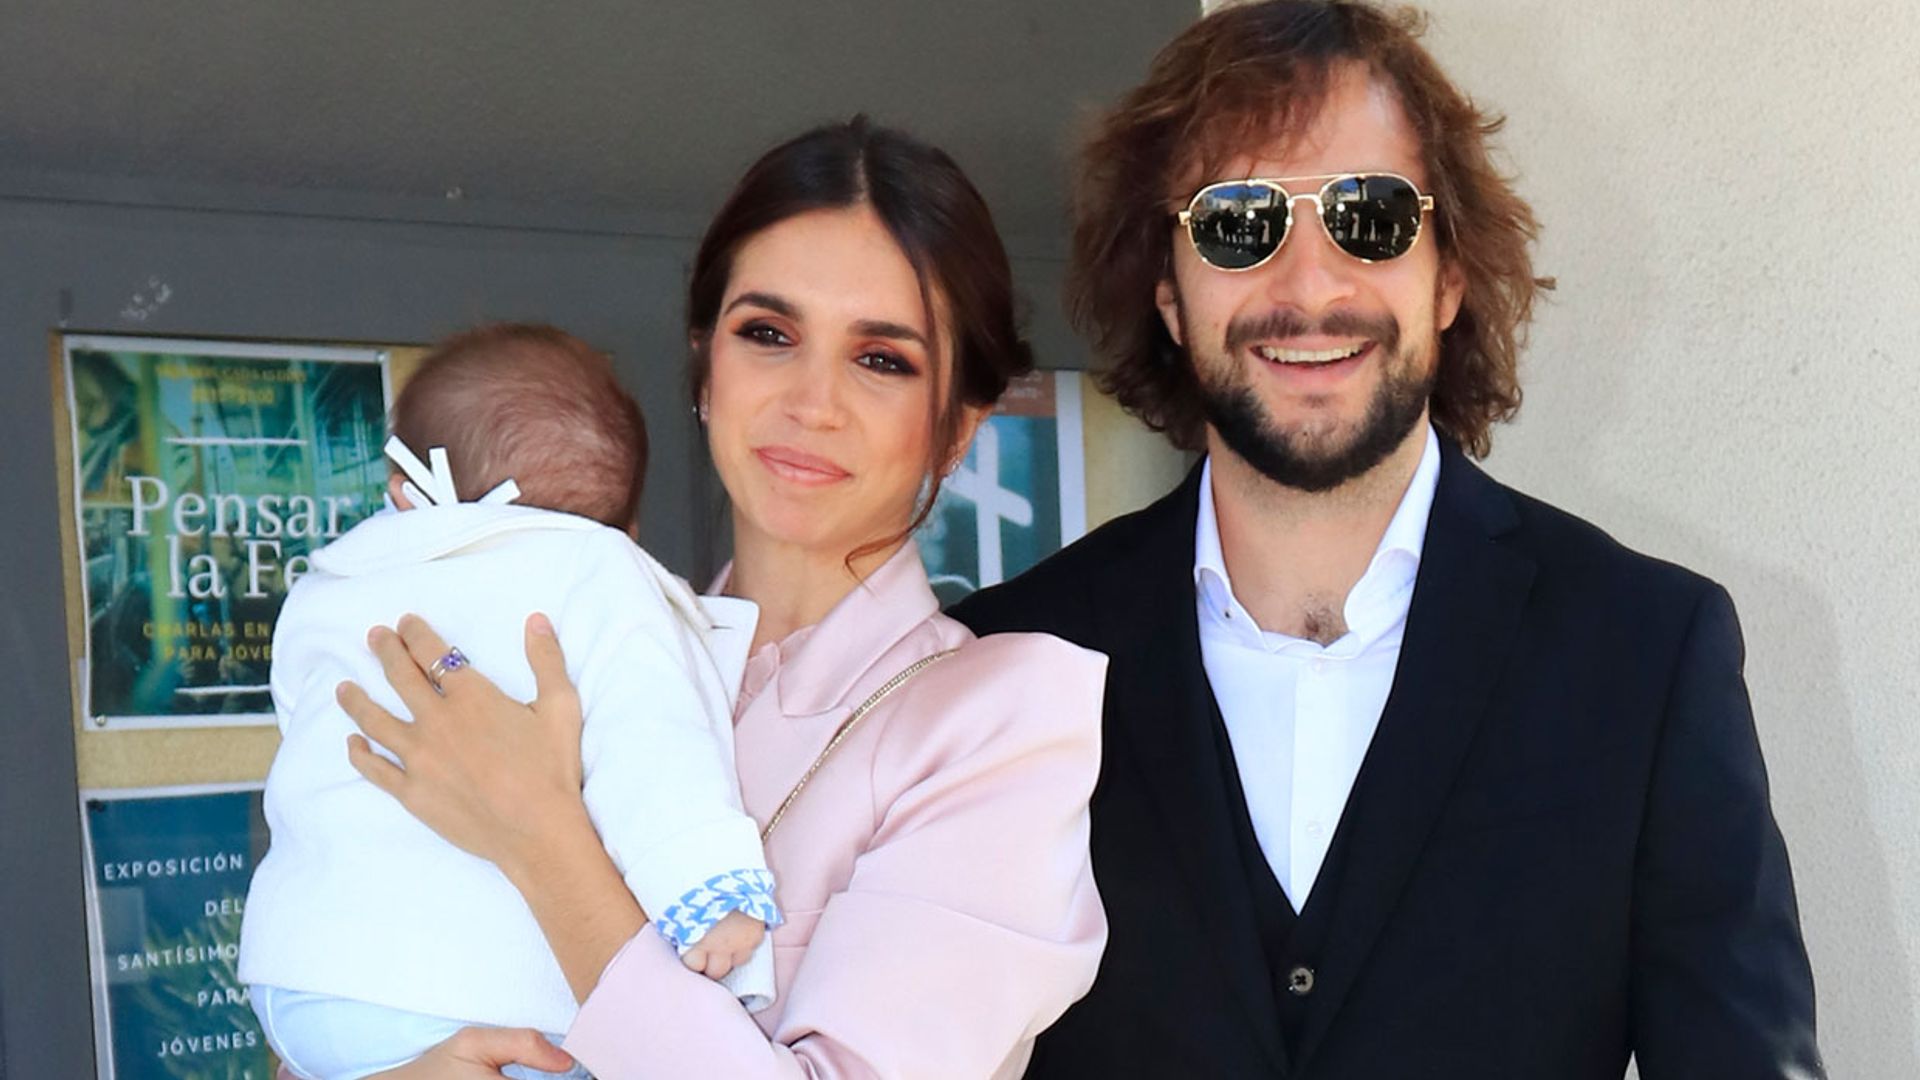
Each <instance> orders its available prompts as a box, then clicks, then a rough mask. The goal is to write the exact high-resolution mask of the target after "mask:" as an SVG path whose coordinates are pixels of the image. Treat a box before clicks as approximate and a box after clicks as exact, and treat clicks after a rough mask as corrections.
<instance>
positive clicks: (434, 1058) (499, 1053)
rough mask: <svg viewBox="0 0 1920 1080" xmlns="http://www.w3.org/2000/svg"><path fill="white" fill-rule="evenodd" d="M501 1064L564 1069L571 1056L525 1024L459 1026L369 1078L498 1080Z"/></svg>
mask: <svg viewBox="0 0 1920 1080" xmlns="http://www.w3.org/2000/svg"><path fill="white" fill-rule="evenodd" d="M503 1065H526V1066H528V1067H530V1068H534V1069H539V1070H541V1071H543V1072H565V1071H566V1070H568V1069H571V1068H573V1058H572V1057H571V1056H569V1055H568V1054H567V1052H566V1051H565V1050H562V1049H560V1048H559V1047H557V1046H555V1045H553V1044H552V1043H550V1042H548V1041H547V1037H546V1036H544V1035H542V1034H540V1033H539V1032H537V1031H533V1030H531V1029H528V1028H462V1029H460V1030H459V1031H457V1032H455V1033H454V1034H453V1037H452V1038H449V1039H448V1040H447V1041H446V1042H443V1043H441V1044H440V1045H438V1046H436V1047H434V1048H433V1049H431V1050H429V1051H427V1052H426V1053H425V1054H422V1055H421V1056H420V1057H417V1058H415V1059H414V1060H412V1061H410V1062H408V1063H406V1064H405V1065H402V1066H400V1067H399V1068H397V1069H388V1070H387V1071H386V1072H383V1073H376V1074H374V1075H373V1076H372V1077H370V1078H369V1080H500V1075H501V1073H500V1067H501V1066H503Z"/></svg>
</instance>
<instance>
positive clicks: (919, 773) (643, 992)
mask: <svg viewBox="0 0 1920 1080" xmlns="http://www.w3.org/2000/svg"><path fill="white" fill-rule="evenodd" d="M955 647H958V648H959V650H960V651H959V652H957V653H956V654H954V655H953V656H950V657H948V658H947V659H945V660H943V661H941V662H939V663H936V664H934V665H933V666H932V667H930V668H927V669H926V670H925V671H923V672H922V673H921V674H920V675H918V676H917V677H916V678H914V679H913V680H912V681H911V682H909V683H907V684H906V685H905V686H903V687H902V688H901V689H900V690H899V691H898V692H896V693H895V694H893V695H892V696H891V697H889V698H887V699H886V700H885V702H883V703H882V704H881V705H879V706H878V707H877V708H875V709H874V710H873V711H872V712H871V713H870V714H868V716H867V717H866V719H865V720H863V721H862V722H861V724H860V726H859V727H857V728H856V729H855V730H854V732H853V734H852V735H851V736H849V737H848V739H847V740H846V741H845V742H843V743H842V744H841V745H840V747H839V749H837V750H836V751H834V755H833V757H831V758H830V759H828V763H827V764H826V766H825V767H823V768H822V769H821V770H820V772H819V773H818V774H817V775H815V777H814V778H813V780H812V782H811V783H810V784H809V785H808V786H807V788H806V790H805V792H804V793H802V794H801V796H800V798H799V800H798V801H796V802H795V803H794V805H793V807H792V809H790V810H789V811H788V812H787V815H786V817H785V818H784V819H783V820H782V821H781V823H780V826H779V828H778V829H777V830H776V831H775V833H774V835H773V837H772V839H771V840H769V841H768V845H767V861H768V865H769V866H770V867H771V868H772V870H773V873H774V876H775V879H776V882H777V885H776V888H777V890H778V892H777V895H778V897H779V901H780V905H781V907H782V909H783V910H784V912H785V914H786V920H787V921H786V922H785V924H784V925H782V926H780V927H779V928H778V929H776V930H774V932H773V942H774V964H775V977H776V981H777V985H778V988H779V999H778V1001H776V1002H775V1004H774V1005H773V1006H772V1007H771V1008H769V1009H767V1010H766V1011H764V1012H761V1013H759V1014H758V1015H751V1016H750V1015H749V1014H747V1013H746V1012H745V1011H744V1010H742V1009H741V1007H740V1005H739V1003H738V1002H736V1001H735V1000H734V998H733V996H732V995H731V994H730V993H729V992H728V991H727V990H726V989H725V988H723V987H721V986H720V985H718V984H716V983H714V982H712V981H711V980H709V979H707V978H706V977H704V976H701V975H696V974H693V973H691V972H689V971H687V970H686V969H685V968H684V967H682V966H681V964H680V962H679V960H678V959H677V957H676V956H675V955H674V952H673V950H672V949H671V948H670V947H669V946H668V945H667V944H666V943H665V942H664V941H662V940H661V939H660V936H659V935H658V934H657V933H656V932H654V931H653V930H651V929H648V930H645V931H642V932H641V934H640V935H639V936H638V937H636V938H634V940H633V941H631V942H630V943H628V945H627V946H626V948H625V949H623V950H622V951H621V952H620V953H619V955H617V956H616V957H615V958H614V959H613V961H612V963H610V964H609V965H608V966H607V970H606V971H605V972H604V973H602V975H601V977H600V982H599V985H598V987H597V988H596V989H595V990H594V991H593V993H592V994H591V995H590V996H589V997H588V998H587V1000H586V1002H585V1003H584V1004H583V1005H582V1006H581V1009H580V1015H579V1017H578V1018H577V1019H576V1021H575V1022H574V1025H573V1028H572V1029H571V1030H570V1031H569V1032H568V1034H567V1037H566V1041H565V1043H564V1044H563V1045H564V1046H565V1048H566V1049H567V1051H568V1052H569V1053H571V1054H573V1055H574V1056H575V1057H576V1058H578V1059H579V1060H580V1061H581V1062H582V1063H584V1064H585V1065H586V1066H587V1068H589V1069H590V1070H592V1071H593V1073H594V1075H595V1076H597V1077H599V1078H600V1080H630V1078H648V1080H654V1078H666V1080H681V1078H690V1077H725V1078H727V1080H753V1078H760V1077H808V1078H814V1080H825V1078H830V1077H831V1078H852V1077H905V1078H912V1080H926V1078H933V1077H953V1078H956V1080H986V1078H998V1077H1009V1078H1011V1077H1017V1076H1019V1075H1020V1073H1021V1071H1022V1070H1023V1069H1024V1068H1025V1066H1026V1062H1027V1058H1028V1056H1029V1054H1030V1053H1031V1051H1032V1046H1033V1039H1034V1036H1035V1035H1037V1034H1039V1033H1040V1031H1042V1030H1043V1029H1045V1028H1046V1027H1047V1025H1049V1024H1051V1023H1052V1022H1053V1021H1054V1020H1056V1019H1057V1018H1059V1016H1060V1014H1061V1013H1062V1012H1063V1011H1064V1010H1065V1009H1066V1008H1067V1006H1068V1005H1071V1004H1072V1003H1073V1002H1074V1001H1076V1000H1078V999H1079V998H1080V997H1081V995H1083V994H1085V993H1086V992H1087V988H1088V987H1089V986H1091V985H1092V983H1093V976H1094V971H1095V969H1096V968H1097V967H1098V966H1099V961H1100V952H1101V949H1102V948H1103V947H1104V946H1105V944H1106V935H1107V928H1106V918H1105V916H1104V915H1103V914H1102V912H1101V909H1100V899H1099V896H1098V894H1097V893H1096V892H1095V891H1094V884H1093V873H1092V868H1091V866H1090V864H1089V862H1088V858H1087V799H1088V797H1089V795H1090V794H1091V793H1092V791H1093V784H1094V778H1095V775H1096V773H1097V772H1098V771H1099V764H1100V702H1101V693H1102V686H1103V683H1104V680H1105V671H1106V658H1105V657H1103V656H1101V655H1100V654H1099V653H1094V652H1089V651H1087V650H1085V649H1081V648H1079V647H1077V646H1074V645H1069V644H1067V643H1066V642H1063V641H1061V640H1059V639H1057V638H1053V637H1049V636H1047V635H1044V634H1002V635H995V636H992V637H987V638H980V639H975V638H974V637H973V635H972V634H971V633H970V632H968V631H967V630H966V628H964V627H962V626H961V625H960V624H959V623H956V622H954V621H953V620H951V619H948V618H946V617H945V616H943V615H941V614H940V613H939V605H938V603H937V602H936V601H935V599H934V595H933V591H932V590H931V589H930V588H928V586H927V578H926V573H925V572H924V571H923V570H922V569H921V564H920V556H919V553H918V551H916V550H915V548H914V545H913V544H912V543H909V544H907V545H906V546H905V547H904V548H903V549H902V550H901V551H900V552H899V553H898V554H897V555H895V556H894V557H893V558H892V559H890V560H888V562H887V563H886V564H885V565H884V566H882V567H881V568H880V569H879V570H878V571H876V572H875V573H874V574H873V575H872V576H871V577H870V578H869V579H868V580H867V581H866V583H865V584H864V585H863V586H861V587H859V588H856V589H855V590H854V591H853V592H852V593H851V594H849V595H848V596H847V598H846V599H845V600H842V601H841V602H840V604H839V605H838V606H837V607H835V608H834V609H833V611H832V612H830V613H829V614H828V615H827V617H826V618H825V619H824V620H822V621H821V622H820V623H819V625H818V626H817V627H815V628H814V630H813V631H812V633H811V635H810V636H808V637H807V638H806V639H805V641H804V642H802V643H800V644H799V646H798V647H797V648H796V649H794V650H793V652H792V654H790V655H783V656H782V657H781V662H780V666H779V668H778V669H777V670H776V671H775V672H774V674H773V677H772V679H771V681H770V682H769V683H768V684H767V685H766V687H765V688H764V689H762V690H760V692H759V693H758V694H756V695H755V696H753V697H752V698H751V699H748V700H747V701H746V703H745V705H744V706H743V708H742V709H741V711H740V713H739V715H738V716H737V717H736V718H735V721H734V734H735V742H736V754H737V757H738V765H739V770H740V787H741V793H742V795H743V797H744V799H745V801H746V808H747V811H748V812H749V813H751V814H752V815H753V816H754V817H755V818H756V819H757V820H758V821H760V822H761V823H762V825H764V824H765V822H766V821H767V819H768V818H769V817H770V816H771V815H772V813H773V811H774V809H775V808H776V807H777V806H778V805H779V803H780V801H781V800H782V799H784V798H785V797H786V795H787V792H788V791H790V790H792V788H793V785H794V783H795V781H797V780H798V779H799V778H800V775H801V774H802V773H803V772H805V771H806V769H807V767H808V766H809V765H811V764H812V763H813V761H814V759H815V757H816V756H817V755H818V754H819V753H820V751H821V749H822V748H823V747H824V746H825V745H826V743H827V740H828V739H829V738H830V737H831V736H832V734H833V732H834V730H835V729H836V728H837V727H838V726H839V725H840V723H841V721H843V720H844V719H845V718H846V717H847V715H848V714H849V713H850V712H851V711H852V710H853V708H854V707H855V706H856V705H858V704H859V703H860V702H862V701H864V700H866V698H867V697H868V695H870V694H872V693H873V691H874V690H875V689H876V688H878V687H879V686H880V684H882V683H884V682H886V681H887V680H888V679H889V678H891V677H893V676H894V675H895V674H897V673H898V672H899V671H901V670H902V669H903V668H905V667H907V666H908V665H909V664H911V663H913V662H914V661H915V660H918V659H919V658H921V657H923V656H926V655H928V654H929V653H934V652H938V651H941V650H944V649H951V648H955Z"/></svg>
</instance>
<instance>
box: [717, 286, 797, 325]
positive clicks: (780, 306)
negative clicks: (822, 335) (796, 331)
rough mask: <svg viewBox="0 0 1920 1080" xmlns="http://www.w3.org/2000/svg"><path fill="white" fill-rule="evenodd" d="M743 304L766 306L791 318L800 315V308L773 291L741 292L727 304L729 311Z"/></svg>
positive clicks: (778, 313) (775, 312) (777, 313)
mask: <svg viewBox="0 0 1920 1080" xmlns="http://www.w3.org/2000/svg"><path fill="white" fill-rule="evenodd" d="M742 304H752V305H754V306H755V307H763V308H766V309H767V310H768V311H771V312H773V313H774V314H776V315H784V316H786V317H787V318H789V319H797V318H799V317H800V309H799V308H797V307H794V306H793V305H792V304H789V303H788V302H786V301H785V300H782V299H780V298H779V297H777V296H775V295H773V294H772V293H763V292H744V293H741V294H740V295H739V296H736V297H734V298H733V303H731V304H728V305H727V311H732V310H733V309H734V308H737V307H739V306H740V305H742ZM721 314H722V315H724V314H726V312H725V311H723V312H721Z"/></svg>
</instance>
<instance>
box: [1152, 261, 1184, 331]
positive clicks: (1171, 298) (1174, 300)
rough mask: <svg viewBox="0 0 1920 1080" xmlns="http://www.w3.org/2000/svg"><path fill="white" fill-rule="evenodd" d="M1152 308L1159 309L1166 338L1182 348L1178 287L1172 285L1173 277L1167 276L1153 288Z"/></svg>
mask: <svg viewBox="0 0 1920 1080" xmlns="http://www.w3.org/2000/svg"><path fill="white" fill-rule="evenodd" d="M1153 306H1154V307H1157V308H1159V309H1160V321H1161V322H1163V323H1166V324H1167V336H1168V337H1171V338H1173V343H1174V344H1175V345H1179V346H1181V347H1182V348H1185V347H1186V344H1187V343H1186V342H1184V341H1181V340H1180V286H1178V285H1176V284H1174V280H1173V275H1172V274H1168V275H1167V276H1166V277H1163V278H1161V279H1160V283H1159V284H1157V285H1155V286H1154V287H1153Z"/></svg>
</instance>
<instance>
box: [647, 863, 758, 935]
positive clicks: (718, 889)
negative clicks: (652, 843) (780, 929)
mask: <svg viewBox="0 0 1920 1080" xmlns="http://www.w3.org/2000/svg"><path fill="white" fill-rule="evenodd" d="M733 911H738V912H741V913H743V914H746V915H751V916H752V917H754V918H756V919H759V920H760V921H761V922H763V923H766V924H767V929H769V930H771V929H773V928H774V927H776V926H779V925H780V924H781V923H782V922H783V921H785V920H783V919H782V918H781V916H780V908H779V907H778V906H777V905H776V904H774V902H773V874H772V873H771V872H770V871H767V870H729V871H727V872H726V873H724V874H715V875H714V876H713V877H711V878H708V879H707V880H706V882H705V883H703V884H700V885H696V886H694V887H693V888H691V889H689V890H687V893H686V895H685V896H682V897H681V898H680V899H679V900H677V901H675V902H674V903H672V904H670V905H669V906H668V907H667V910H665V911H663V912H661V913H660V914H659V915H658V916H656V917H655V918H654V920H653V926H654V929H656V930H658V931H660V936H661V937H664V938H666V939H667V940H668V941H671V942H673V944H674V945H675V946H676V947H677V948H681V949H686V948H689V947H691V946H692V945H693V944H694V943H695V942H697V941H699V940H700V939H701V938H703V937H705V936H707V931H709V930H711V929H713V928H714V925H715V924H717V923H718V922H719V921H720V920H721V919H723V918H726V916H727V913H728V912H733Z"/></svg>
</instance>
